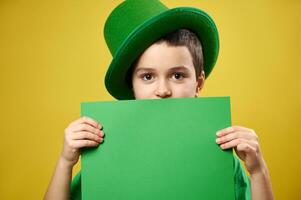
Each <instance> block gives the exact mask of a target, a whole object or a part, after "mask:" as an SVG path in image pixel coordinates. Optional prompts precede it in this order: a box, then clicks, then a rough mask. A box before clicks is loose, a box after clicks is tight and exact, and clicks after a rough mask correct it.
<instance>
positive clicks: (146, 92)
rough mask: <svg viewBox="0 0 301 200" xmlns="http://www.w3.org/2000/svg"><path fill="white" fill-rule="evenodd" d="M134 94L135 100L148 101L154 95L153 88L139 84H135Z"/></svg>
mask: <svg viewBox="0 0 301 200" xmlns="http://www.w3.org/2000/svg"><path fill="white" fill-rule="evenodd" d="M133 92H134V96H135V99H148V98H151V96H152V94H153V88H152V86H151V85H143V84H141V83H138V82H135V81H134V82H133Z"/></svg>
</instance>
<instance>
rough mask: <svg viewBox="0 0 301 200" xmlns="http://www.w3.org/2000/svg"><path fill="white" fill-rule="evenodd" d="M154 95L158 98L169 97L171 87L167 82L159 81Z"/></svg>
mask: <svg viewBox="0 0 301 200" xmlns="http://www.w3.org/2000/svg"><path fill="white" fill-rule="evenodd" d="M155 95H156V96H157V97H158V98H168V97H171V95H172V92H171V89H170V88H169V86H168V84H167V83H166V82H165V81H160V83H159V84H158V86H157V88H156V91H155Z"/></svg>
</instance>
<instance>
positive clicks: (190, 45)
mask: <svg viewBox="0 0 301 200" xmlns="http://www.w3.org/2000/svg"><path fill="white" fill-rule="evenodd" d="M163 42H166V43H167V45H169V46H186V47H187V49H188V50H189V52H190V55H191V57H192V62H193V66H194V69H195V75H196V79H198V77H199V75H200V74H201V72H202V71H203V70H204V69H203V68H204V61H203V51H202V45H201V42H200V40H199V39H198V37H197V36H196V34H195V33H194V32H192V31H190V30H188V29H178V30H176V31H174V32H171V33H169V34H167V35H165V36H163V37H161V38H160V39H159V40H157V41H156V42H155V43H154V44H160V43H163Z"/></svg>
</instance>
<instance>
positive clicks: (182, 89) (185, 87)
mask: <svg viewBox="0 0 301 200" xmlns="http://www.w3.org/2000/svg"><path fill="white" fill-rule="evenodd" d="M196 87H197V84H196V83H194V82H187V83H185V84H178V85H174V87H173V96H174V97H178V98H182V97H195V93H196Z"/></svg>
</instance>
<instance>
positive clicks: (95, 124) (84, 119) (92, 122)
mask: <svg viewBox="0 0 301 200" xmlns="http://www.w3.org/2000/svg"><path fill="white" fill-rule="evenodd" d="M82 123H85V124H89V125H91V126H93V127H95V128H98V129H102V125H101V124H100V123H98V122H97V121H96V120H94V119H92V118H90V117H86V116H83V117H81V118H79V119H78V120H76V121H74V122H72V123H71V124H70V126H75V125H77V124H82Z"/></svg>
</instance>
